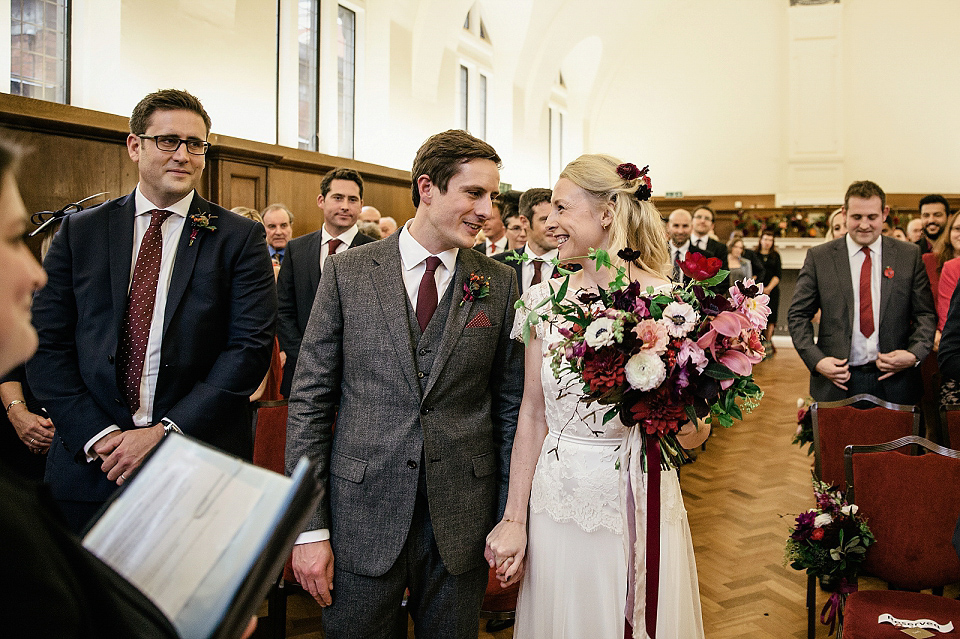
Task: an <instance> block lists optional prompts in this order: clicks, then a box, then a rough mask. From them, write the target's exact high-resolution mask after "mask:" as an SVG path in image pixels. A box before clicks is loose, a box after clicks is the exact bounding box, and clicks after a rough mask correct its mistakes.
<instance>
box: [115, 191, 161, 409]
mask: <svg viewBox="0 0 960 639" xmlns="http://www.w3.org/2000/svg"><path fill="white" fill-rule="evenodd" d="M172 214H173V213H172V212H171V211H161V210H159V209H155V210H154V211H153V212H152V214H151V217H150V226H149V227H148V228H147V232H146V233H144V234H143V239H142V240H141V241H140V250H139V251H138V252H137V264H136V266H135V267H134V268H133V283H132V284H131V285H130V298H129V299H128V301H127V310H126V312H125V313H124V315H123V323H122V324H121V325H120V348H119V349H118V351H117V367H118V368H119V371H120V376H121V377H120V382H121V386H122V387H123V395H124V398H125V399H126V400H127V405H129V406H130V412H131V413H136V412H137V411H138V410H139V409H140V378H141V376H142V375H143V364H144V361H145V359H146V355H147V341H148V340H149V339H150V324H151V323H152V322H153V307H154V303H155V302H156V300H157V280H158V279H159V277H160V258H161V256H162V255H163V232H162V231H161V230H160V225H161V224H163V221H164V220H166V219H167V218H168V217H170V216H171V215H172Z"/></svg>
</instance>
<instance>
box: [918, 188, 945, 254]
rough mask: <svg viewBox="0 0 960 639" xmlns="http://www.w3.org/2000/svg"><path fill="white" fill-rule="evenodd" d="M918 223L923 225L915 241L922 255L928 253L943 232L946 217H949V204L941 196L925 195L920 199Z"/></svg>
mask: <svg viewBox="0 0 960 639" xmlns="http://www.w3.org/2000/svg"><path fill="white" fill-rule="evenodd" d="M919 208H920V223H921V224H922V225H923V235H922V236H921V237H920V239H919V240H917V246H919V247H920V251H921V252H922V253H929V252H930V251H932V250H933V246H934V244H935V243H936V241H937V240H939V239H940V236H941V235H943V230H944V229H945V228H946V226H947V217H948V216H949V215H950V204H949V203H948V202H947V198H945V197H943V196H942V195H937V194H933V195H925V196H924V197H922V198H920V207H919Z"/></svg>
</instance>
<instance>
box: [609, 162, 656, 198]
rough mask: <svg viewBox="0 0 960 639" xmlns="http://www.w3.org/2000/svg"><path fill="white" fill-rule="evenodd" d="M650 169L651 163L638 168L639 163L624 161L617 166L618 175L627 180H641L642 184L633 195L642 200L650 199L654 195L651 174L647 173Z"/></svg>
mask: <svg viewBox="0 0 960 639" xmlns="http://www.w3.org/2000/svg"><path fill="white" fill-rule="evenodd" d="M649 170H650V165H649V164H648V165H647V166H645V167H643V168H642V169H638V168H637V165H636V164H633V163H631V162H624V163H623V164H621V165H619V166H618V167H617V175H619V176H620V177H621V178H622V179H624V180H626V181H627V182H630V181H632V180H636V179H639V180H640V186H639V187H637V190H636V191H634V193H633V195H634V197H636V198H637V199H638V200H640V201H641V202H645V201H647V200H649V199H650V196H651V195H653V182H651V181H650V176H649V175H647V172H648V171H649Z"/></svg>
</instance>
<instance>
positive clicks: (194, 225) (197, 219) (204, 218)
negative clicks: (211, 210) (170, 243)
mask: <svg viewBox="0 0 960 639" xmlns="http://www.w3.org/2000/svg"><path fill="white" fill-rule="evenodd" d="M215 219H217V216H216V215H207V214H205V213H194V214H193V215H191V216H190V243H189V244H188V245H187V246H193V242H194V240H196V239H197V235H198V234H199V233H200V229H205V230H207V231H209V232H210V233H213V232H214V231H216V230H217V227H215V226H213V225H212V224H210V222H212V221H213V220H215Z"/></svg>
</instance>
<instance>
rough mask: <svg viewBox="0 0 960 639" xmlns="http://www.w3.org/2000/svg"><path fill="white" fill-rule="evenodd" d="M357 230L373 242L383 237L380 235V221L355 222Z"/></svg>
mask: <svg viewBox="0 0 960 639" xmlns="http://www.w3.org/2000/svg"><path fill="white" fill-rule="evenodd" d="M357 230H359V231H360V233H361V234H362V235H366V236H367V237H369V238H371V239H374V240H382V239H383V235H382V234H381V233H380V221H379V220H378V221H376V222H373V221H371V220H357Z"/></svg>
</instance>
